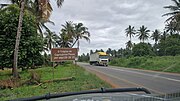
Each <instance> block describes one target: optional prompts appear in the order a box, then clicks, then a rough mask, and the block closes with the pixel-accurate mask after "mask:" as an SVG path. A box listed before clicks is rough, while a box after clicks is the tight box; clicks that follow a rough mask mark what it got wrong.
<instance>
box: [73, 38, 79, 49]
mask: <svg viewBox="0 0 180 101" xmlns="http://www.w3.org/2000/svg"><path fill="white" fill-rule="evenodd" d="M77 41H78V38H77V39H76V41H75V42H74V43H73V45H72V46H71V48H72V47H73V46H74V45H75V44H76V42H77Z"/></svg>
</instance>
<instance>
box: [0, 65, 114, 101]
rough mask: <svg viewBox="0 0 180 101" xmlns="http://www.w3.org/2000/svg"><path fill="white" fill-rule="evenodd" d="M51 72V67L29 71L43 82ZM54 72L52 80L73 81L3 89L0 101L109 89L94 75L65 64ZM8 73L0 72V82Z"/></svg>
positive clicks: (24, 74) (26, 75)
mask: <svg viewBox="0 0 180 101" xmlns="http://www.w3.org/2000/svg"><path fill="white" fill-rule="evenodd" d="M52 70H53V69H52V67H44V68H39V69H35V70H30V71H31V72H32V71H35V72H36V73H38V74H40V76H41V81H45V80H52V79H53V73H52ZM54 71H55V72H54V78H66V77H75V80H72V81H60V82H51V83H44V84H42V85H41V86H37V85H24V86H21V87H18V88H14V89H3V90H0V101H2V100H8V99H14V98H22V97H31V96H39V95H43V94H47V93H62V92H75V91H82V90H90V89H99V88H101V87H106V88H109V87H110V85H109V84H107V83H105V82H104V81H102V80H100V79H99V78H98V77H96V76H95V75H93V74H91V73H89V72H87V71H85V70H84V69H83V68H81V67H79V66H74V65H72V64H67V65H64V66H62V65H61V66H59V67H57V68H56V69H55V70H54ZM10 73H11V72H10V71H8V70H5V71H0V80H3V79H7V78H9V76H10ZM29 75H30V72H27V71H26V72H21V73H20V76H21V79H22V80H26V79H28V78H29Z"/></svg>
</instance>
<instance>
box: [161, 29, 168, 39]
mask: <svg viewBox="0 0 180 101" xmlns="http://www.w3.org/2000/svg"><path fill="white" fill-rule="evenodd" d="M167 36H168V34H167V31H164V32H163V34H162V35H161V40H164V41H165V40H166V38H167Z"/></svg>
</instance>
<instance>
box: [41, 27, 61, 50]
mask: <svg viewBox="0 0 180 101" xmlns="http://www.w3.org/2000/svg"><path fill="white" fill-rule="evenodd" d="M44 34H45V35H46V36H45V42H46V44H47V48H48V49H49V50H51V49H52V48H53V47H55V44H56V41H57V40H58V36H57V35H56V34H55V33H54V32H51V31H50V30H47V31H46V32H45V33H44Z"/></svg>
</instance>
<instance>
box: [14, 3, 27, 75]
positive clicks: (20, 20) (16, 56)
mask: <svg viewBox="0 0 180 101" xmlns="http://www.w3.org/2000/svg"><path fill="white" fill-rule="evenodd" d="M24 6H25V1H24V0H21V8H20V14H19V22H18V28H17V36H16V43H15V50H14V63H13V68H12V73H13V77H14V78H18V77H19V74H18V71H17V63H18V50H19V42H20V38H21V30H22V21H23V16H24Z"/></svg>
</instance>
